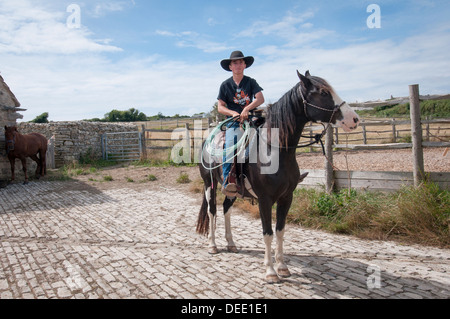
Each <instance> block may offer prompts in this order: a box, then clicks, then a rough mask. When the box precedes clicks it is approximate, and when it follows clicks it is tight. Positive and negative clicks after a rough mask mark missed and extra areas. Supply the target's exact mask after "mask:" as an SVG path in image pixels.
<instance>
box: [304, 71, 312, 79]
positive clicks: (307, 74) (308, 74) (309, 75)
mask: <svg viewBox="0 0 450 319" xmlns="http://www.w3.org/2000/svg"><path fill="white" fill-rule="evenodd" d="M305 76H306V77H307V78H309V77H311V74H310V73H309V70H308V71H306V73H305Z"/></svg>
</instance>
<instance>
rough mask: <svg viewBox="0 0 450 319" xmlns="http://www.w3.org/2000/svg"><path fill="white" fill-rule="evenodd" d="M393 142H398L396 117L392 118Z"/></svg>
mask: <svg viewBox="0 0 450 319" xmlns="http://www.w3.org/2000/svg"><path fill="white" fill-rule="evenodd" d="M392 143H397V132H396V127H395V118H394V119H392Z"/></svg>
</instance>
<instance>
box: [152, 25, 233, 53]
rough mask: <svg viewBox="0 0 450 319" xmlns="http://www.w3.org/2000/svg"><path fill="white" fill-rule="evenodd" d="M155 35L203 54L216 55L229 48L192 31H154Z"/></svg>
mask: <svg viewBox="0 0 450 319" xmlns="http://www.w3.org/2000/svg"><path fill="white" fill-rule="evenodd" d="M155 33H156V34H157V35H160V36H165V37H173V38H176V42H175V44H176V46H178V47H180V48H196V49H199V50H201V51H203V52H205V53H216V52H222V51H227V50H229V49H230V47H229V46H227V45H225V44H223V43H219V42H216V41H212V40H210V38H211V37H210V36H207V35H204V34H200V33H198V32H194V31H183V32H177V33H174V32H170V31H165V30H156V32H155Z"/></svg>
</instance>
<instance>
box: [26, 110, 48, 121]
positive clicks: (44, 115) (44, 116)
mask: <svg viewBox="0 0 450 319" xmlns="http://www.w3.org/2000/svg"><path fill="white" fill-rule="evenodd" d="M30 123H48V112H45V113H42V114H41V115H38V116H36V118H35V119H34V120H32V121H30Z"/></svg>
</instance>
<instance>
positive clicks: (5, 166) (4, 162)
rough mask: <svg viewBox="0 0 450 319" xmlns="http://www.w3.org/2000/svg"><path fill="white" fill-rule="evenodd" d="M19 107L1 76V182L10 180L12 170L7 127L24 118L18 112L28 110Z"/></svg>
mask: <svg viewBox="0 0 450 319" xmlns="http://www.w3.org/2000/svg"><path fill="white" fill-rule="evenodd" d="M19 107H20V103H19V101H18V100H17V98H16V97H15V96H14V94H13V92H11V90H10V88H9V86H8V85H7V84H6V83H5V81H4V80H3V77H2V76H1V75H0V181H2V180H6V179H8V178H10V174H11V169H10V165H9V161H8V158H7V157H6V150H5V126H14V125H16V121H17V119H21V118H23V115H21V114H19V113H17V112H19V111H26V110H24V109H20V108H19ZM0 183H1V182H0Z"/></svg>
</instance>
